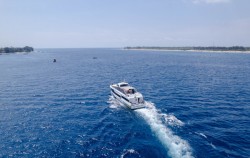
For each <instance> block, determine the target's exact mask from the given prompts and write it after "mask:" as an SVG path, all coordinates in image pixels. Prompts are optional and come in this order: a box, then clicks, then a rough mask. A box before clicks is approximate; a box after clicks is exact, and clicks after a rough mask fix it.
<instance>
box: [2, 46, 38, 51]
mask: <svg viewBox="0 0 250 158" xmlns="http://www.w3.org/2000/svg"><path fill="white" fill-rule="evenodd" d="M32 51H34V48H32V47H29V46H25V47H4V48H0V53H15V52H32Z"/></svg>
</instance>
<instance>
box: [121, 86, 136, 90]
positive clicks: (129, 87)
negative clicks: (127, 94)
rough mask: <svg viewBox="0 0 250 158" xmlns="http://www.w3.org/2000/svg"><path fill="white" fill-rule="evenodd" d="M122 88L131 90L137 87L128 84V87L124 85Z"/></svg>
mask: <svg viewBox="0 0 250 158" xmlns="http://www.w3.org/2000/svg"><path fill="white" fill-rule="evenodd" d="M122 89H124V90H126V91H127V90H130V89H135V88H134V87H131V86H126V87H122Z"/></svg>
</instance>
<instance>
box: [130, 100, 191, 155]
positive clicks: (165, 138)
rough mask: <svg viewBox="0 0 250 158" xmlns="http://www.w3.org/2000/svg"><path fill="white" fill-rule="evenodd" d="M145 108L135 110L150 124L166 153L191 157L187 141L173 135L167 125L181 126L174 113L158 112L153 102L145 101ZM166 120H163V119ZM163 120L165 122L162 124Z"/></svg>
mask: <svg viewBox="0 0 250 158" xmlns="http://www.w3.org/2000/svg"><path fill="white" fill-rule="evenodd" d="M146 105H147V108H143V109H138V110H135V112H136V113H138V114H139V115H140V116H141V117H142V118H143V119H144V120H145V121H146V122H147V123H148V124H149V126H150V128H151V130H152V131H153V132H154V133H155V135H156V136H157V138H158V139H159V140H160V141H161V143H162V144H163V146H164V147H165V148H166V149H167V151H168V155H169V156H170V157H173V158H191V157H193V156H192V149H191V147H190V146H189V144H188V142H187V141H185V140H183V139H181V138H180V137H179V136H177V135H174V134H173V132H172V131H171V129H169V128H168V127H167V125H171V126H173V125H177V126H182V125H183V122H181V121H180V120H178V119H177V118H176V117H175V116H174V115H167V114H162V113H160V112H158V110H157V109H156V107H155V106H154V104H152V103H148V102H146ZM164 120H165V121H166V122H165V121H164ZM164 122H165V123H166V124H167V125H166V124H164Z"/></svg>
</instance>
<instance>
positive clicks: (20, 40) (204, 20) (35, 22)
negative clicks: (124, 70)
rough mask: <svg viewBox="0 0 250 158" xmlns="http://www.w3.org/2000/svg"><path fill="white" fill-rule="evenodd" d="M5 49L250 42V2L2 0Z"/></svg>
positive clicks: (0, 24) (1, 28) (0, 23)
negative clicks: (13, 47) (11, 47)
mask: <svg viewBox="0 0 250 158" xmlns="http://www.w3.org/2000/svg"><path fill="white" fill-rule="evenodd" d="M0 20H1V21H0V47H3V46H25V45H29V46H33V47H35V48H60V47H62V48H65V47H66V48H73V47H78V48H79V47H80V48H81V47H82V48H84V47H123V46H231V45H242V46H250V0H0Z"/></svg>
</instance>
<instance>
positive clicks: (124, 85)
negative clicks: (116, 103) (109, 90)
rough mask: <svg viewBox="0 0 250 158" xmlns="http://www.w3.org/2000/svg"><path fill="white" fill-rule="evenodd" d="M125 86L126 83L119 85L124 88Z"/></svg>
mask: <svg viewBox="0 0 250 158" xmlns="http://www.w3.org/2000/svg"><path fill="white" fill-rule="evenodd" d="M126 86H128V84H127V83H123V84H120V87H126Z"/></svg>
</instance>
